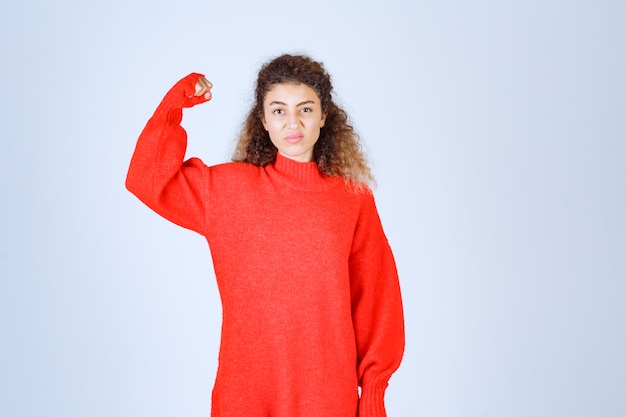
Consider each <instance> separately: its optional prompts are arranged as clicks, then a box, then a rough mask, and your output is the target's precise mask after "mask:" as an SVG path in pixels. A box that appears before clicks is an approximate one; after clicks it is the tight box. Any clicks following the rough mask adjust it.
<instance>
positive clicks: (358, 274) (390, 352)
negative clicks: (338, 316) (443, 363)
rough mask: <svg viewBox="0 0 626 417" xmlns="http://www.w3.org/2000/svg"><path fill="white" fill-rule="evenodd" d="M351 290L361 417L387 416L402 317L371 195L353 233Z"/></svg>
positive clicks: (391, 261) (391, 263)
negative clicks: (387, 397)
mask: <svg viewBox="0 0 626 417" xmlns="http://www.w3.org/2000/svg"><path fill="white" fill-rule="evenodd" d="M350 285H351V297H352V317H353V324H354V330H355V335H356V345H357V352H358V369H357V371H358V378H359V385H360V386H361V398H360V400H359V417H384V416H386V412H385V405H384V395H385V389H386V388H387V385H388V381H389V378H390V377H391V375H392V374H393V372H395V371H396V369H397V368H398V366H399V365H400V362H401V360H402V356H403V353H404V314H403V308H402V299H401V295H400V285H399V280H398V274H397V270H396V265H395V261H394V258H393V254H392V252H391V249H390V247H389V244H388V242H387V238H386V236H385V234H384V232H383V229H382V225H381V223H380V219H379V216H378V212H377V210H376V206H375V203H374V198H373V196H372V195H370V194H368V195H367V196H366V197H365V198H364V202H363V203H362V206H361V212H360V215H359V220H358V223H357V226H356V230H355V236H354V240H353V247H352V252H351V255H350Z"/></svg>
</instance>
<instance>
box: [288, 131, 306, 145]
mask: <svg viewBox="0 0 626 417" xmlns="http://www.w3.org/2000/svg"><path fill="white" fill-rule="evenodd" d="M302 139H304V135H303V134H302V133H292V134H291V135H288V136H286V137H285V141H287V142H289V143H298V142H300V141H301V140H302Z"/></svg>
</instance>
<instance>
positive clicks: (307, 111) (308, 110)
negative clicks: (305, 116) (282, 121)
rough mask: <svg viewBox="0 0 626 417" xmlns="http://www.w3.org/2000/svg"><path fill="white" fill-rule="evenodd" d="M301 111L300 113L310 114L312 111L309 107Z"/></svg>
mask: <svg viewBox="0 0 626 417" xmlns="http://www.w3.org/2000/svg"><path fill="white" fill-rule="evenodd" d="M301 111H302V113H311V112H312V111H313V109H312V108H310V107H303V108H302V110H301Z"/></svg>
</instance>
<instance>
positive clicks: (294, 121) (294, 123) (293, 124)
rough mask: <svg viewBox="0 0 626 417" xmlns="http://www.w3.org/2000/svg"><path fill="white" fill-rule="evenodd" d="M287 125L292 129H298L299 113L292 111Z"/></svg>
mask: <svg viewBox="0 0 626 417" xmlns="http://www.w3.org/2000/svg"><path fill="white" fill-rule="evenodd" d="M287 125H288V126H289V128H290V129H297V128H298V115H297V113H291V114H290V115H289V119H288V120H287Z"/></svg>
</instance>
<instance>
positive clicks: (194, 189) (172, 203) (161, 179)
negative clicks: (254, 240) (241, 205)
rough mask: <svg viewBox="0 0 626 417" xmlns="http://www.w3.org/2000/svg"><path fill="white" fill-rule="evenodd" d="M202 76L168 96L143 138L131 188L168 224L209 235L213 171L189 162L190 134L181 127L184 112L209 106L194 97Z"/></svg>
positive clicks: (188, 80)
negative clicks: (206, 203)
mask: <svg viewBox="0 0 626 417" xmlns="http://www.w3.org/2000/svg"><path fill="white" fill-rule="evenodd" d="M200 77H202V75H201V74H195V73H193V74H190V75H188V76H186V77H185V78H183V79H182V80H180V81H178V82H177V83H176V84H175V85H174V86H173V87H172V88H171V89H170V90H169V91H168V93H167V94H166V95H165V97H164V98H163V100H162V101H161V104H159V106H158V107H157V109H156V111H155V112H154V114H153V116H152V117H151V118H150V120H149V121H148V123H147V124H146V126H145V128H144V129H143V131H142V132H141V135H140V136H139V139H138V141H137V145H136V147H135V152H134V154H133V157H132V159H131V162H130V167H129V169H128V174H127V177H126V188H128V190H129V191H130V192H131V193H133V194H134V195H135V196H137V197H138V198H139V199H140V200H141V201H143V202H144V203H145V204H146V205H147V206H148V207H150V208H151V209H153V210H154V211H155V212H157V213H159V214H160V215H162V216H163V217H165V218H167V219H168V220H170V221H172V222H174V223H176V224H178V225H180V226H183V227H186V228H188V229H191V230H195V231H197V232H199V233H203V231H204V219H205V215H204V201H205V198H204V195H203V193H204V192H205V189H206V187H205V186H204V184H205V182H206V170H207V167H206V166H205V165H204V164H203V163H202V161H200V160H199V159H197V158H191V159H189V160H188V161H185V162H183V159H184V157H185V151H186V149H187V133H186V132H185V130H184V129H183V128H182V127H181V125H180V123H181V121H182V117H183V108H185V107H192V106H194V105H196V104H199V103H202V102H204V101H206V99H205V98H204V96H200V97H195V96H194V95H193V94H194V92H195V85H196V82H197V80H198V79H199V78H200Z"/></svg>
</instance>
